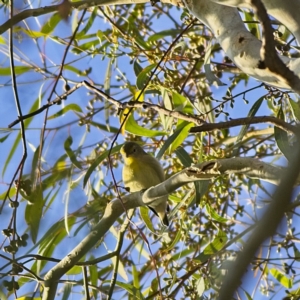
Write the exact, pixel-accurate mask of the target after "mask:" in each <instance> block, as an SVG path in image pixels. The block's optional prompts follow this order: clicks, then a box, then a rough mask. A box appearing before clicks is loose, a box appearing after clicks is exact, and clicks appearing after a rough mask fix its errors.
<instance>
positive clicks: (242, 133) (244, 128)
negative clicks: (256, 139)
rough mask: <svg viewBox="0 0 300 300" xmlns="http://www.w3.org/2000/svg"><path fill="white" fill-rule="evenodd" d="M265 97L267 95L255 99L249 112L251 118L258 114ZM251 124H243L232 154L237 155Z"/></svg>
mask: <svg viewBox="0 0 300 300" xmlns="http://www.w3.org/2000/svg"><path fill="white" fill-rule="evenodd" d="M264 99H265V96H262V97H260V98H259V99H258V100H257V101H255V103H254V104H253V105H252V107H251V108H250V110H249V113H248V117H249V118H250V117H254V116H255V115H256V113H257V111H258V110H259V108H260V106H261V104H262V102H263V100H264ZM249 126H250V124H248V125H243V126H242V128H241V130H240V132H239V134H238V136H237V139H236V143H235V146H234V148H233V154H232V156H237V155H238V153H239V149H240V145H241V142H242V140H243V138H244V136H245V134H246V133H247V131H248V128H249Z"/></svg>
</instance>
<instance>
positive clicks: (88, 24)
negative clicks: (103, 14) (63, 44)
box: [76, 6, 98, 39]
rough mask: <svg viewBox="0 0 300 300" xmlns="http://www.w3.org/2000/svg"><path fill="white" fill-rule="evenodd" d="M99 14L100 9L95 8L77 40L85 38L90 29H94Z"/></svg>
mask: <svg viewBox="0 0 300 300" xmlns="http://www.w3.org/2000/svg"><path fill="white" fill-rule="evenodd" d="M97 12H98V7H97V6H95V7H94V9H93V12H92V13H91V15H90V17H89V20H88V21H87V23H86V25H85V26H84V28H83V29H82V30H81V31H80V32H78V33H77V34H76V39H80V38H83V37H84V36H85V35H86V33H87V32H88V31H89V29H90V28H91V27H92V25H93V23H94V20H95V18H96V16H97Z"/></svg>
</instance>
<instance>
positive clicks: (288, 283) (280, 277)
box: [270, 268, 293, 289]
mask: <svg viewBox="0 0 300 300" xmlns="http://www.w3.org/2000/svg"><path fill="white" fill-rule="evenodd" d="M270 274H271V275H272V276H273V277H274V278H275V279H276V280H277V281H278V282H280V283H281V285H282V286H284V287H285V288H287V289H290V288H291V287H292V286H293V280H292V279H289V278H288V277H287V276H286V275H285V274H284V273H282V272H280V271H279V270H277V269H275V268H273V269H271V270H270Z"/></svg>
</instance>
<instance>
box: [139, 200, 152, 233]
mask: <svg viewBox="0 0 300 300" xmlns="http://www.w3.org/2000/svg"><path fill="white" fill-rule="evenodd" d="M140 213H141V217H142V219H143V222H144V223H145V225H146V226H147V227H148V228H149V230H150V231H152V232H155V230H154V227H153V224H152V222H151V219H150V217H149V209H148V208H147V207H143V206H141V207H140Z"/></svg>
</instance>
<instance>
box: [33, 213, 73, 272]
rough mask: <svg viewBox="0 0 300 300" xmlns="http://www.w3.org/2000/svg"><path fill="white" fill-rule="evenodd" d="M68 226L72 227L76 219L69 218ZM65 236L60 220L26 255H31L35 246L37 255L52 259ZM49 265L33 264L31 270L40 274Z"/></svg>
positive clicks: (41, 262)
mask: <svg viewBox="0 0 300 300" xmlns="http://www.w3.org/2000/svg"><path fill="white" fill-rule="evenodd" d="M68 221H69V226H73V225H74V224H75V222H76V218H75V217H73V216H70V217H69V220H68ZM66 236H67V232H66V230H65V225H64V220H60V221H58V222H57V223H55V224H54V225H52V226H51V228H50V229H49V230H48V231H47V232H46V233H45V234H44V235H43V237H42V238H41V239H40V240H39V241H38V242H37V244H36V245H35V246H34V247H32V248H31V249H30V250H29V251H28V253H31V252H32V251H33V250H34V249H35V248H36V247H37V246H39V252H38V253H39V254H40V255H43V256H45V257H52V256H53V252H54V250H57V247H58V245H59V244H60V242H61V241H62V240H64V239H65V238H66ZM47 263H49V262H47V261H46V260H45V261H39V262H35V263H34V265H33V266H32V268H31V270H32V271H33V272H35V273H37V270H39V272H41V271H42V270H43V268H44V267H45V265H46V264H47Z"/></svg>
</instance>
